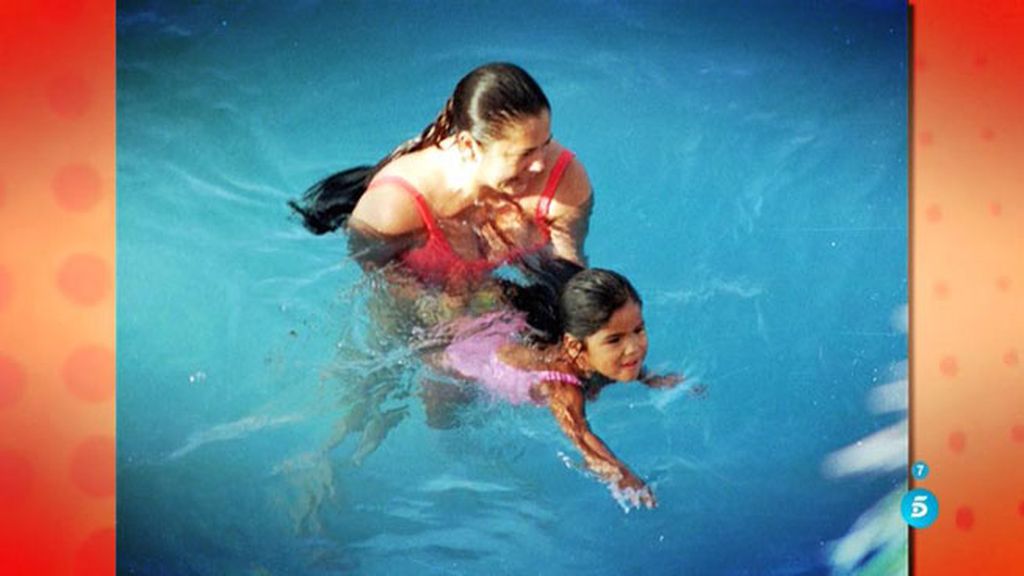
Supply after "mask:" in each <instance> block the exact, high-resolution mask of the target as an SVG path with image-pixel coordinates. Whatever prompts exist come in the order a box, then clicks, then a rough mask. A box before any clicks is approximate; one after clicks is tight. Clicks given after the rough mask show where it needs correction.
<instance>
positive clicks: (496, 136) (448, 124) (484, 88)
mask: <svg viewBox="0 0 1024 576" xmlns="http://www.w3.org/2000/svg"><path fill="white" fill-rule="evenodd" d="M550 110H551V105H550V104H549V103H548V99H547V96H545V95H544V91H543V90H541V88H540V85H538V84H537V82H536V81H535V80H534V79H533V78H532V77H531V76H530V75H529V74H527V73H526V71H525V70H523V69H522V68H520V67H519V66H516V65H515V64H509V63H507V62H494V63H491V64H484V65H483V66H480V67H478V68H476V69H474V70H473V71H471V72H470V73H469V74H467V75H465V76H464V77H463V78H462V79H461V80H459V83H458V84H457V85H456V86H455V91H454V93H453V94H452V96H451V97H450V98H449V99H448V101H447V102H446V103H445V105H444V107H443V108H442V109H441V112H440V113H439V114H438V115H437V118H435V119H434V121H433V122H431V123H430V124H428V125H427V127H426V128H424V129H423V131H422V132H421V133H420V134H419V136H416V137H415V138H412V139H410V140H408V141H406V142H403V143H402V144H401V145H400V146H398V147H397V148H395V149H394V150H392V151H391V153H390V154H388V155H387V156H385V157H384V158H382V159H381V160H380V161H379V162H377V164H376V165H375V166H357V167H355V168H350V169H348V170H345V171H342V172H338V173H337V174H333V175H331V176H328V177H327V178H324V179H323V180H321V181H319V182H317V183H316V184H314V185H312V186H310V187H309V189H307V190H306V191H305V192H304V193H303V195H302V198H301V199H299V200H298V201H295V200H290V201H289V202H288V205H289V206H290V207H291V208H292V210H294V211H295V212H296V213H298V214H299V216H301V217H302V222H303V225H304V226H305V227H306V229H308V230H309V231H310V232H312V233H314V234H318V235H319V234H325V233H327V232H332V231H334V230H337V229H338V228H340V227H341V226H343V225H344V224H345V223H346V222H347V221H348V217H349V215H351V214H352V210H354V209H355V205H356V203H357V202H359V198H360V197H362V195H363V193H364V192H366V187H367V186H368V185H369V183H370V180H372V179H373V176H374V175H375V174H376V173H377V172H378V171H379V170H380V169H381V168H383V167H384V166H385V165H387V164H388V163H389V162H391V161H392V160H394V159H396V158H398V157H400V156H403V155H405V154H409V153H411V152H416V151H418V150H423V149H424V148H427V147H430V146H439V145H440V144H441V142H442V141H443V140H444V139H445V138H448V137H449V136H452V135H454V134H457V133H459V132H461V131H463V130H465V131H467V132H469V133H470V134H471V135H472V136H473V138H474V139H475V140H477V141H479V142H480V143H482V144H485V145H486V144H488V143H490V142H493V141H495V140H500V139H501V137H502V136H504V135H505V130H506V129H507V128H508V126H509V125H510V124H512V123H514V122H516V121H519V120H522V119H524V118H529V117H532V116H537V115H539V114H541V113H542V112H543V111H550Z"/></svg>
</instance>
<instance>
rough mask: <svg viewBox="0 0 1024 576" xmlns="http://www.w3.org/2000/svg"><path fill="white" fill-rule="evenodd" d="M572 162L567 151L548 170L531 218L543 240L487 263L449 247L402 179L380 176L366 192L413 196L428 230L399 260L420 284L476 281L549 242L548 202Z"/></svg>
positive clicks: (419, 197)
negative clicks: (384, 188)
mask: <svg viewBox="0 0 1024 576" xmlns="http://www.w3.org/2000/svg"><path fill="white" fill-rule="evenodd" d="M572 158H573V154H572V152H570V151H568V150H563V151H562V153H561V154H559V155H558V159H557V160H556V161H555V165H554V167H553V168H552V169H551V174H550V175H549V176H548V181H547V183H546V184H545V187H544V192H543V193H542V194H541V197H540V201H539V202H538V203H537V210H536V212H535V214H534V218H535V220H536V223H537V228H538V229H540V232H541V235H542V236H543V237H544V239H543V240H541V241H540V242H538V243H537V244H536V245H534V246H531V247H529V248H519V249H517V250H513V251H511V252H509V253H508V254H506V255H505V256H503V257H502V258H500V259H497V260H489V259H487V258H476V259H472V260H468V259H465V258H462V257H461V256H459V255H458V254H456V253H455V251H454V250H453V249H452V247H451V244H449V243H448V239H447V238H445V236H444V232H442V231H441V228H440V227H439V226H438V225H437V221H436V220H435V219H434V215H433V214H432V213H431V212H430V207H429V206H427V202H426V200H425V199H424V198H423V195H422V194H420V193H419V191H418V190H416V188H415V187H414V186H413V185H412V184H410V183H409V182H408V181H406V180H405V179H403V178H401V177H399V176H381V177H379V178H375V179H374V180H373V182H371V183H370V186H369V188H373V187H374V186H380V185H382V184H394V185H396V186H398V187H399V188H401V189H402V190H405V191H406V192H408V193H409V195H410V196H412V199H413V201H414V202H416V209H417V210H418V211H419V213H420V218H422V219H423V224H424V225H425V226H426V228H427V241H426V242H425V243H423V244H422V245H421V246H417V247H416V248H412V249H411V250H408V251H406V252H405V253H403V254H402V256H401V260H402V263H404V264H405V265H406V266H407V267H408V268H409V270H411V271H412V273H413V274H415V275H416V276H417V277H418V278H420V280H423V281H425V282H443V281H444V280H447V279H451V278H465V277H471V278H479V277H482V276H484V275H486V274H487V273H489V272H491V271H492V270H494V269H495V268H498V267H500V266H502V265H504V264H508V263H510V262H513V261H515V260H516V259H518V258H520V257H522V256H524V255H526V254H529V253H531V252H536V251H537V250H540V249H541V248H543V247H544V246H546V245H547V244H548V243H549V242H550V241H551V230H550V229H549V225H548V220H547V215H548V210H549V209H550V207H551V200H552V198H554V196H555V189H557V188H558V182H559V181H560V180H561V179H562V174H563V173H564V172H565V169H566V167H567V166H568V165H569V162H570V161H571V160H572Z"/></svg>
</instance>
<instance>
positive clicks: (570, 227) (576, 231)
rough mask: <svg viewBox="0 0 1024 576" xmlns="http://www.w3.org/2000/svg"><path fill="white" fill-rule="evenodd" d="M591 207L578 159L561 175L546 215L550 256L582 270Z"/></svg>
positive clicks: (591, 195) (590, 198)
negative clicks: (549, 232)
mask: <svg viewBox="0 0 1024 576" xmlns="http://www.w3.org/2000/svg"><path fill="white" fill-rule="evenodd" d="M593 207H594V199H593V194H592V192H591V189H590V179H589V178H588V177H587V171H586V170H584V168H583V165H582V164H580V162H579V160H573V161H572V163H571V164H570V165H569V167H568V168H567V169H566V171H565V174H564V175H563V176H562V181H561V182H560V183H559V184H558V190H557V191H556V192H555V197H554V202H553V203H552V205H551V209H550V211H549V212H548V214H549V216H550V218H551V245H552V247H553V249H554V250H553V252H554V256H555V257H558V258H564V259H566V260H570V261H572V262H575V263H576V264H579V265H580V266H583V267H586V265H587V257H586V255H585V254H584V253H583V242H584V240H586V239H587V232H588V231H589V230H590V213H591V211H592V210H593Z"/></svg>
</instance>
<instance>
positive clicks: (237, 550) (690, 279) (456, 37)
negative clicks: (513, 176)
mask: <svg viewBox="0 0 1024 576" xmlns="http://www.w3.org/2000/svg"><path fill="white" fill-rule="evenodd" d="M375 4H376V3H333V2H326V1H325V2H319V1H313V0H306V1H302V2H293V3H290V4H289V5H288V6H287V7H286V6H284V5H283V4H281V5H279V3H269V2H268V3H216V5H213V6H209V5H206V4H205V3H198V2H188V3H183V2H121V3H119V7H118V25H117V28H118V36H117V42H118V56H117V58H118V62H117V67H118V91H117V99H118V206H117V216H118V237H117V243H118V244H117V246H118V273H117V274H118V278H117V281H118V406H117V410H118V464H117V471H118V503H117V504H118V563H119V571H120V572H122V573H129V574H174V575H182V574H211V575H221V574H252V575H266V574H368V575H376V574H426V575H430V574H474V575H475V574H575V573H586V574H598V575H601V574H609V575H611V574H640V573H642V574H697V575H719V574H721V575H743V574H751V575H754V574H757V575H761V574H794V575H796V574H826V573H829V571H830V568H829V559H828V558H829V551H830V550H831V549H832V543H833V542H835V541H836V540H837V539H839V538H841V537H842V536H843V535H844V534H846V533H847V531H848V530H850V528H851V527H852V526H853V524H854V523H855V521H856V520H857V518H858V517H859V516H860V515H861V513H862V512H863V511H864V510H866V509H867V508H869V507H870V506H872V505H873V504H874V503H875V502H877V501H878V500H880V499H881V498H883V497H884V496H885V495H886V494H887V493H889V492H890V491H892V490H894V489H896V488H898V487H900V486H902V483H903V480H904V472H903V471H902V470H892V469H890V470H888V471H887V472H882V473H876V474H864V475H850V476H842V477H834V476H830V475H828V474H826V473H825V472H824V471H823V464H824V463H825V462H826V460H827V459H828V458H829V455H830V454H832V453H834V452H836V451H837V450H839V449H841V448H843V447H845V446H849V445H855V444H856V443H857V442H858V441H859V440H861V439H864V438H866V437H868V436H870V435H872V434H874V433H876V432H878V431H880V430H882V429H885V428H887V427H889V426H890V425H893V424H895V423H897V422H898V421H899V420H900V419H901V418H903V416H904V415H903V414H902V413H900V412H898V411H897V412H882V413H879V412H878V411H876V410H872V409H871V407H870V406H869V402H868V397H869V395H870V394H871V392H872V391H873V390H874V389H876V388H877V387H878V386H880V385H883V384H886V383H888V382H894V381H895V382H898V381H899V380H900V379H901V378H904V375H903V374H902V373H901V370H902V369H903V364H902V362H903V360H904V359H905V358H906V349H907V338H906V334H905V317H904V315H905V312H904V310H905V304H906V301H907V281H906V271H907V227H906V223H907V189H906V173H907V164H906V160H907V159H906V154H905V150H906V132H907V111H906V99H907V98H906V96H907V94H906V82H905V77H906V58H905V46H906V41H907V38H906V33H905V21H906V20H905V19H906V13H905V8H904V7H903V6H902V3H900V2H891V3H886V2H880V1H874V2H870V1H866V0H865V1H861V2H847V3H843V4H844V5H843V6H836V5H834V4H832V3H822V2H807V3H770V2H752V3H744V4H743V5H742V6H740V5H738V4H737V5H735V6H733V5H730V6H723V5H721V4H723V3H716V2H698V3H688V4H687V5H685V6H677V5H676V3H669V2H666V3H643V4H642V5H632V4H629V3H616V2H609V3H605V2H592V1H584V0H578V1H565V2H551V3H547V2H538V3H533V2H527V3H516V4H515V7H513V6H512V4H511V3H510V4H509V5H507V6H503V5H497V4H493V5H492V4H490V3H487V5H486V6H484V5H477V4H476V3H469V2H465V3H462V2H458V3H444V4H441V3H436V4H435V3H427V2H411V3H408V4H407V5H402V4H398V3H384V4H383V5H375ZM797 4H800V5H797ZM492 60H510V61H514V62H517V63H519V64H521V65H522V66H523V67H525V68H526V69H527V70H529V71H530V72H531V73H532V74H533V75H534V76H535V77H536V78H537V80H538V81H539V82H540V84H541V85H542V86H543V87H544V89H545V91H546V93H547V95H548V97H549V99H550V100H551V103H552V107H553V130H554V132H555V134H556V136H557V138H558V139H559V140H560V141H561V142H563V143H564V144H566V145H567V146H568V147H570V148H571V149H573V150H574V151H575V152H576V153H577V154H578V156H579V157H580V158H581V159H582V160H583V162H584V163H585V165H586V166H587V169H588V171H589V174H590V177H591V180H592V182H593V184H594V188H595V196H596V204H595V209H594V214H593V219H592V225H591V231H590V235H589V237H588V240H587V252H588V254H589V256H590V259H591V262H592V263H593V264H594V265H599V266H602V267H608V268H614V269H616V270H619V271H621V272H623V273H624V274H626V275H627V276H628V277H630V278H631V279H632V280H633V282H634V283H635V284H636V286H637V288H638V289H639V290H640V292H641V293H642V294H643V296H644V298H645V308H644V311H645V315H646V317H647V321H648V326H649V334H650V338H651V352H650V356H649V364H650V365H651V366H652V367H653V368H656V369H661V370H675V371H681V372H683V373H685V374H686V375H687V377H688V378H689V379H690V382H691V383H701V384H703V385H705V386H706V387H707V390H708V394H707V397H706V398H704V399H696V398H694V397H692V396H691V395H689V394H686V393H685V391H683V390H676V391H670V392H657V391H650V390H647V389H645V388H642V387H640V386H637V385H628V386H620V387H616V388H613V389H610V390H608V391H606V392H605V393H604V394H603V395H602V398H601V399H600V400H599V401H598V402H596V403H595V404H593V405H592V406H591V407H590V408H589V411H590V412H589V413H590V419H591V423H592V425H593V427H594V429H595V431H596V432H597V433H598V434H599V435H600V436H601V437H602V438H604V439H605V440H606V441H607V442H608V443H609V444H610V446H611V447H612V448H613V450H615V451H616V452H617V453H618V454H619V455H620V456H621V457H622V458H623V460H625V461H626V462H627V463H629V464H630V465H631V466H632V468H633V469H635V470H636V471H637V473H638V474H639V475H641V476H642V477H644V478H646V479H648V480H649V481H650V482H651V484H652V485H653V487H654V490H655V492H656V494H657V497H658V499H659V507H658V509H657V510H654V511H647V510H641V511H632V512H630V513H628V514H627V513H624V512H623V510H622V509H621V508H620V507H619V506H618V504H617V503H616V502H615V500H614V499H613V498H612V497H611V495H610V494H609V493H608V491H607V490H606V489H605V488H604V487H603V486H602V485H601V484H599V483H598V482H596V481H594V480H593V479H591V478H589V477H587V476H586V475H585V474H583V473H582V472H580V471H579V468H578V461H579V458H578V457H577V455H576V453H575V452H574V451H573V450H572V448H571V445H570V444H569V443H568V441H566V440H565V439H563V438H562V436H561V434H560V432H559V431H558V430H557V428H556V427H555V425H554V424H553V422H552V421H551V418H550V416H548V415H547V413H546V411H544V410H541V409H535V408H529V407H526V408H516V409H513V408H510V407H503V406H487V405H480V406H475V407H473V408H472V410H471V413H470V416H471V417H469V418H467V423H466V424H465V425H464V426H462V427H459V428H455V429H451V430H437V429H433V428H430V427H428V426H426V424H425V418H424V413H423V408H422V406H421V405H420V402H419V400H418V399H417V397H416V395H415V393H416V391H417V386H418V385H419V384H418V383H419V382H420V381H421V380H422V378H423V377H424V376H425V370H424V368H423V367H422V366H421V365H420V364H419V362H418V360H417V358H416V355H415V354H413V353H412V352H410V351H408V350H403V349H401V348H387V349H386V350H383V351H382V350H380V346H377V345H375V343H374V342H372V341H370V340H372V338H371V337H370V336H369V335H370V334H371V333H372V331H370V330H368V325H369V321H368V319H367V313H366V310H365V306H366V300H367V292H368V290H367V288H366V286H365V282H363V281H362V280H361V273H360V271H359V269H358V267H357V266H356V265H355V264H353V263H352V262H351V261H349V260H347V259H346V257H345V241H344V238H343V237H341V236H329V237H320V238H317V237H312V236H310V235H308V234H307V233H305V232H304V231H303V230H302V229H301V227H300V226H298V224H297V223H296V222H295V221H294V220H293V219H291V218H290V217H289V215H288V212H287V209H286V207H285V201H286V200H287V199H289V198H292V197H295V196H296V195H298V194H299V193H300V192H301V191H302V190H303V189H304V188H305V187H306V186H308V185H309V184H310V183H312V182H313V181H315V180H317V179H319V178H320V177H322V176H324V175H325V174H327V173H328V172H331V171H333V170H337V169H341V168H345V167H348V166H351V165H355V164H357V163H365V162H372V161H375V160H376V159H377V158H378V157H379V156H381V155H383V154H384V153H385V152H386V151H388V150H390V149H391V148H392V147H393V146H394V145H396V144H397V143H399V142H400V141H402V140H404V139H405V138H408V137H410V136H412V135H413V134H415V133H418V132H419V130H421V129H422V127H423V125H424V124H426V123H427V122H428V121H429V120H430V119H431V118H433V116H434V115H435V114H436V112H437V109H438V108H439V107H440V106H441V104H442V103H443V102H444V100H445V99H446V98H447V96H448V95H449V92H450V90H451V89H452V87H453V86H454V84H455V82H456V81H457V80H458V79H459V78H460V77H461V76H462V75H463V74H464V73H465V72H467V71H468V70H470V69H472V68H473V67H475V66H477V65H479V64H481V63H483V62H487V61H492ZM375 371H376V372H381V373H387V375H388V378H389V380H388V382H387V384H381V385H376V384H371V385H366V382H373V380H372V378H368V373H376V372H375ZM355 383H362V384H360V385H356V384H355ZM356 393H365V394H366V395H370V396H373V395H374V394H378V396H377V397H375V399H374V400H373V401H370V402H367V401H366V399H365V398H362V399H360V398H359V397H357V394H356ZM346 419H347V420H346ZM345 422H349V423H354V424H353V426H352V433H351V434H348V435H347V436H346V435H341V438H340V443H338V442H337V441H338V440H339V437H338V434H337V430H338V429H339V426H341V425H342V424H343V423H345ZM364 437H365V438H366V440H365V441H364V440H362V438H364ZM375 440H380V444H379V446H377V447H376V450H374V451H372V452H369V453H368V454H366V455H365V457H363V456H364V455H363V454H361V453H360V450H364V451H365V450H366V448H368V447H371V446H372V445H373V444H374V442H375ZM335 444H336V445H335Z"/></svg>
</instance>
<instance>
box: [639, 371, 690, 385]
mask: <svg viewBox="0 0 1024 576" xmlns="http://www.w3.org/2000/svg"><path fill="white" fill-rule="evenodd" d="M682 381H683V377H682V376H680V375H679V374H674V373H673V374H664V375H662V374H648V375H647V376H644V377H643V379H641V380H640V382H642V383H643V384H644V385H645V386H649V387H651V388H672V387H673V386H675V385H676V384H679V383H680V382H682Z"/></svg>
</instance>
